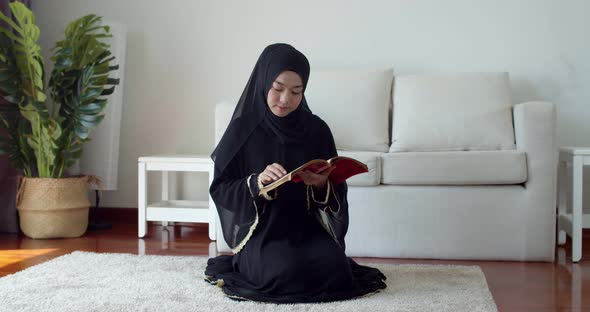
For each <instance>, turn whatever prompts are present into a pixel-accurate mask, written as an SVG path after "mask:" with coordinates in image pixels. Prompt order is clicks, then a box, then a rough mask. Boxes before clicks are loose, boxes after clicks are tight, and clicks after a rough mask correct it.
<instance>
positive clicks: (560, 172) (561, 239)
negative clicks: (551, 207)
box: [557, 161, 567, 245]
mask: <svg viewBox="0 0 590 312" xmlns="http://www.w3.org/2000/svg"><path fill="white" fill-rule="evenodd" d="M557 177H558V178H557V183H558V190H559V191H558V192H557V207H558V208H557V231H558V234H557V244H558V245H564V244H565V240H566V235H567V233H566V231H565V230H564V229H563V225H562V224H561V222H562V220H561V218H559V216H561V215H564V214H566V213H567V211H566V210H567V189H566V187H567V180H566V178H567V163H566V162H564V161H560V162H559V164H558V167H557Z"/></svg>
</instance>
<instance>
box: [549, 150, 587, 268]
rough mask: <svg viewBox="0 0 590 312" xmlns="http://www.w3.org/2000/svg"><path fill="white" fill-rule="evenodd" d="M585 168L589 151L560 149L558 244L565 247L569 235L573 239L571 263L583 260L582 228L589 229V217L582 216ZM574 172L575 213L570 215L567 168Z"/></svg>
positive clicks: (573, 209)
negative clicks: (568, 211) (568, 210)
mask: <svg viewBox="0 0 590 312" xmlns="http://www.w3.org/2000/svg"><path fill="white" fill-rule="evenodd" d="M584 165H590V147H562V148H560V149H559V166H558V172H559V173H558V176H559V178H558V181H559V182H558V183H559V191H558V194H557V198H558V214H557V231H558V233H559V234H558V238H557V243H558V244H559V245H563V244H565V240H566V233H567V235H569V236H570V237H571V238H572V261H573V262H578V261H580V259H581V258H582V228H588V227H590V215H584V214H583V212H582V198H583V191H584V190H583V187H582V186H583V182H584ZM570 166H571V170H572V177H573V179H572V182H571V186H572V190H571V191H572V213H571V214H568V213H567V204H568V200H567V197H566V196H567V191H568V190H567V185H568V183H567V181H566V178H567V176H568V174H567V173H568V168H569V167H570Z"/></svg>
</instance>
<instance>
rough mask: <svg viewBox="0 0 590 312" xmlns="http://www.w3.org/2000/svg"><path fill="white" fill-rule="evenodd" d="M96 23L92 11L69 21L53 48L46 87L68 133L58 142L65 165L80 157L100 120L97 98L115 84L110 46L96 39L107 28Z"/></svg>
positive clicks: (101, 100) (101, 102)
mask: <svg viewBox="0 0 590 312" xmlns="http://www.w3.org/2000/svg"><path fill="white" fill-rule="evenodd" d="M99 23H100V17H97V16H95V15H92V14H91V15H87V16H84V17H82V18H80V19H78V20H76V21H74V22H72V23H70V25H68V27H67V28H66V39H64V40H62V41H59V42H58V43H57V44H56V47H55V48H54V49H53V50H54V51H55V54H54V56H53V57H52V58H51V59H52V60H54V61H55V67H54V69H53V72H52V73H51V78H50V80H49V88H50V89H51V96H52V99H53V101H54V103H57V104H58V105H59V111H58V115H59V116H60V117H63V122H62V129H63V131H64V132H66V133H68V136H65V139H64V140H62V141H60V145H59V149H60V151H61V155H60V157H61V162H62V163H63V164H64V166H65V168H67V166H68V164H70V163H73V162H75V160H76V159H78V158H79V157H80V156H81V154H82V148H81V146H82V144H83V143H84V142H87V141H88V140H89V135H90V132H91V130H92V129H93V128H95V127H96V126H98V124H99V123H100V122H101V121H102V120H103V119H104V114H102V112H103V110H104V108H105V106H106V104H107V100H106V99H104V98H101V97H102V96H106V95H110V94H112V93H113V91H114V86H115V85H117V84H119V80H118V79H112V78H109V76H108V75H109V73H110V72H111V71H113V70H116V69H117V68H118V67H117V66H110V62H111V61H112V60H113V59H114V57H112V56H111V52H110V51H109V50H108V49H109V48H110V47H109V45H107V44H105V43H103V42H101V41H100V40H99V39H100V38H107V37H110V35H109V34H108V30H109V28H108V27H107V26H100V25H99ZM107 86H111V87H110V88H106V87H107Z"/></svg>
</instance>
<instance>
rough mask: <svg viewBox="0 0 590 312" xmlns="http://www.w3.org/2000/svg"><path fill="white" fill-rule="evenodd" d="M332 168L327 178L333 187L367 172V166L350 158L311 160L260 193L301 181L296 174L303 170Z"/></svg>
mask: <svg viewBox="0 0 590 312" xmlns="http://www.w3.org/2000/svg"><path fill="white" fill-rule="evenodd" d="M332 166H335V167H336V169H334V170H332V172H331V173H330V176H329V177H328V178H329V179H330V181H331V182H332V184H334V185H338V184H340V183H342V182H344V181H345V180H346V179H348V178H350V177H352V176H354V175H357V174H360V173H365V172H369V168H368V167H367V165H365V164H363V163H362V162H360V161H358V160H356V159H354V158H350V157H345V156H336V157H332V158H330V159H328V160H325V159H313V160H310V161H308V162H306V163H304V164H303V165H301V166H299V167H297V169H295V170H293V171H291V172H289V173H287V174H286V175H284V176H282V177H281V178H280V179H278V180H276V181H274V182H272V183H270V184H268V185H266V186H264V187H263V188H262V189H260V193H268V192H269V191H272V190H273V189H275V188H277V187H279V186H280V185H282V184H283V183H285V182H288V181H293V182H295V183H299V182H301V181H303V180H302V179H301V177H300V176H299V175H298V173H299V172H301V171H303V170H308V171H311V172H314V173H322V172H323V171H324V170H326V169H328V168H330V167H332Z"/></svg>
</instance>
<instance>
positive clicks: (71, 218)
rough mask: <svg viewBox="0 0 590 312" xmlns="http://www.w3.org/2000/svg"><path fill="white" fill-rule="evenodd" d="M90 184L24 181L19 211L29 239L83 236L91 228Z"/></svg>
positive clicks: (73, 180) (68, 180) (71, 180)
mask: <svg viewBox="0 0 590 312" xmlns="http://www.w3.org/2000/svg"><path fill="white" fill-rule="evenodd" d="M88 180H89V178H88V177H87V176H82V177H72V178H59V179H44V178H22V180H21V182H20V185H19V190H18V195H17V209H18V214H19V217H20V227H21V230H22V231H23V233H24V234H25V235H27V236H28V237H30V238H63V237H80V236H82V235H83V234H84V233H85V232H86V228H87V227H88V209H89V208H90V201H89V200H88Z"/></svg>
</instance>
